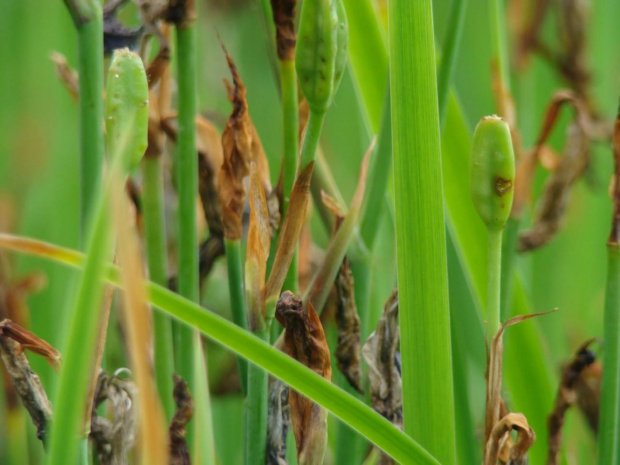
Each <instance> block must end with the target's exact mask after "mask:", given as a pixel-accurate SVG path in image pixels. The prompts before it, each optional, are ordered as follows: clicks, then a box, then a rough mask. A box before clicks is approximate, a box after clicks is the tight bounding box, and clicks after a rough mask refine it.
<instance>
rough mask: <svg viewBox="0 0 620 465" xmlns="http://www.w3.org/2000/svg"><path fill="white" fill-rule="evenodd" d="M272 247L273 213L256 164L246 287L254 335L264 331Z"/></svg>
mask: <svg viewBox="0 0 620 465" xmlns="http://www.w3.org/2000/svg"><path fill="white" fill-rule="evenodd" d="M270 245H271V231H270V226H269V212H268V210H267V200H266V198H265V192H264V191H263V186H262V184H261V182H260V178H259V175H258V170H257V168H256V164H255V163H252V166H251V174H250V225H249V228H248V238H247V252H246V262H245V285H246V295H247V298H248V309H249V312H248V317H249V323H250V328H251V329H252V330H253V331H256V330H258V329H259V328H262V327H264V324H265V323H264V317H265V302H264V290H265V276H266V274H267V259H268V258H269V249H270Z"/></svg>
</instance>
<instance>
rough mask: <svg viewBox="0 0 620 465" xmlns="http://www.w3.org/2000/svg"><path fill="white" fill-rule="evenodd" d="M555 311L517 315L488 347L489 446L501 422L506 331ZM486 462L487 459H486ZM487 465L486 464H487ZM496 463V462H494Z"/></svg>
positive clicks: (487, 432) (487, 405)
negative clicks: (494, 429) (491, 436)
mask: <svg viewBox="0 0 620 465" xmlns="http://www.w3.org/2000/svg"><path fill="white" fill-rule="evenodd" d="M556 310H557V309H553V310H551V311H549V312H542V313H530V314H528V315H517V316H515V317H513V318H511V319H509V320H508V321H507V322H506V323H504V324H503V325H501V326H500V328H499V330H498V331H497V333H496V334H495V336H493V339H492V341H491V346H490V347H487V351H488V356H487V393H486V415H485V427H484V441H485V444H488V441H489V437H490V435H491V431H492V430H493V428H494V427H495V425H496V424H497V423H498V422H499V421H500V409H501V404H502V397H501V390H502V357H503V353H504V343H503V337H504V330H505V329H506V328H508V327H509V326H512V325H516V324H518V323H521V322H523V321H526V320H529V319H530V318H534V317H538V316H542V315H548V314H549V313H553V312H555V311H556ZM485 460H486V459H485ZM485 463H486V462H485ZM494 463H495V462H494Z"/></svg>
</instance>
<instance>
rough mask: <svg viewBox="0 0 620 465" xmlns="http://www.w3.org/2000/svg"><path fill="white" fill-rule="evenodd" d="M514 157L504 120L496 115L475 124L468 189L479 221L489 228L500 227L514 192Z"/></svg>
mask: <svg viewBox="0 0 620 465" xmlns="http://www.w3.org/2000/svg"><path fill="white" fill-rule="evenodd" d="M514 179H515V159H514V152H513V149H512V138H511V137H510V129H509V127H508V124H506V122H505V121H504V120H503V119H502V118H499V117H497V116H487V117H485V118H482V119H481V120H480V122H479V123H478V126H476V131H475V132H474V139H473V142H472V152H471V177H470V182H471V185H470V190H471V196H472V200H473V202H474V205H475V206H476V209H477V210H478V214H479V215H480V217H481V218H482V221H484V223H485V224H486V225H487V227H488V228H489V229H493V230H497V229H501V228H503V227H504V224H505V223H506V220H508V216H509V215H510V209H511V208H512V198H513V192H514Z"/></svg>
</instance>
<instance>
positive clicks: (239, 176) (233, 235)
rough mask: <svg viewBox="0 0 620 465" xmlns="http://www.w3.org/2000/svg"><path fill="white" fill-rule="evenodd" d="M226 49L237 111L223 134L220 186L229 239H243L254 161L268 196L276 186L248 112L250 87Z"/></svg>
mask: <svg viewBox="0 0 620 465" xmlns="http://www.w3.org/2000/svg"><path fill="white" fill-rule="evenodd" d="M222 48H223V49H224V53H225V54H226V60H227V62H228V67H229V69H230V72H231V74H232V77H233V84H230V83H229V82H228V81H224V82H225V84H226V87H227V89H228V98H229V100H230V101H231V103H232V104H233V110H232V113H231V115H230V117H229V118H228V122H227V123H226V127H225V129H224V132H223V134H222V148H223V164H222V169H221V171H220V173H219V179H218V188H219V195H220V205H221V210H222V220H223V223H224V235H225V236H226V238H228V239H239V238H241V236H242V234H243V222H242V220H243V206H244V204H245V196H246V192H245V187H244V185H243V180H244V178H246V177H247V176H248V174H249V172H250V162H252V161H254V162H255V163H256V165H257V167H258V172H259V173H260V178H261V182H262V183H263V188H264V189H265V193H266V195H267V196H270V194H271V190H272V189H271V181H270V177H269V164H268V162H267V157H266V155H265V151H264V149H263V145H262V143H261V141H260V138H259V137H258V133H257V132H256V128H255V127H254V124H253V123H252V119H251V118H250V113H249V111H248V104H247V100H246V88H245V86H244V85H243V82H242V81H241V77H240V76H239V72H238V71H237V67H236V66H235V63H234V62H233V60H232V57H231V56H230V54H229V53H228V52H227V51H226V49H225V48H224V46H223V45H222Z"/></svg>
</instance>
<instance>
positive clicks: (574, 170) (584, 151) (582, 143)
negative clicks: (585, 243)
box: [515, 91, 593, 252]
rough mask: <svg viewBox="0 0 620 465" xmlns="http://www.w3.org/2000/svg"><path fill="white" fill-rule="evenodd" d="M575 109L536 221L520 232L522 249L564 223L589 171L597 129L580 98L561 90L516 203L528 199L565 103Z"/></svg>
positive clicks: (522, 170) (527, 162) (523, 172)
mask: <svg viewBox="0 0 620 465" xmlns="http://www.w3.org/2000/svg"><path fill="white" fill-rule="evenodd" d="M567 104H568V105H571V106H572V107H573V108H574V109H575V113H576V115H575V121H574V122H573V123H572V124H571V125H570V126H569V128H568V132H567V140H566V143H565V148H564V156H563V157H562V159H561V160H560V161H559V163H558V166H557V167H556V169H555V171H554V172H553V173H552V175H551V176H550V177H549V179H548V180H547V182H546V184H545V188H544V191H543V194H542V198H541V199H540V200H539V201H538V205H537V207H536V213H535V218H534V224H533V226H532V228H531V229H529V230H527V231H524V232H522V233H521V234H520V235H519V250H520V251H521V252H527V251H530V250H534V249H536V248H538V247H541V246H542V245H544V244H546V243H547V242H549V241H550V240H551V239H552V238H553V236H554V235H555V233H556V232H557V231H558V229H559V228H560V225H561V220H562V218H563V216H564V212H565V210H566V206H567V204H568V199H569V193H570V188H571V187H572V185H573V184H574V182H575V181H576V180H577V179H578V178H579V177H580V176H581V175H582V174H583V173H584V172H585V170H586V168H587V167H588V162H589V150H588V146H589V142H590V137H591V134H592V131H593V128H592V124H591V122H590V121H589V119H588V118H589V117H588V115H587V111H586V109H585V107H584V105H583V103H582V102H581V100H580V99H579V98H577V97H576V96H575V94H574V93H573V92H570V91H559V92H556V93H555V94H554V96H553V99H552V101H551V103H550V104H549V106H548V107H547V112H546V114H545V118H544V121H543V125H542V128H541V131H540V134H539V136H538V140H537V141H536V145H535V147H534V149H533V150H532V152H530V153H529V154H528V156H527V157H526V159H524V160H523V161H522V163H521V164H520V167H519V175H520V179H519V177H518V180H517V186H516V192H515V194H516V200H515V202H516V205H517V209H518V210H521V209H522V207H523V205H524V204H525V203H526V202H527V199H528V197H529V191H530V184H531V180H532V176H533V173H534V169H535V167H536V162H537V161H538V159H539V158H540V152H541V151H542V150H543V147H544V144H545V142H546V141H547V139H548V138H549V135H550V134H551V131H552V130H553V128H554V126H555V124H556V122H557V120H558V116H559V112H560V109H561V107H562V106H564V105H567Z"/></svg>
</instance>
